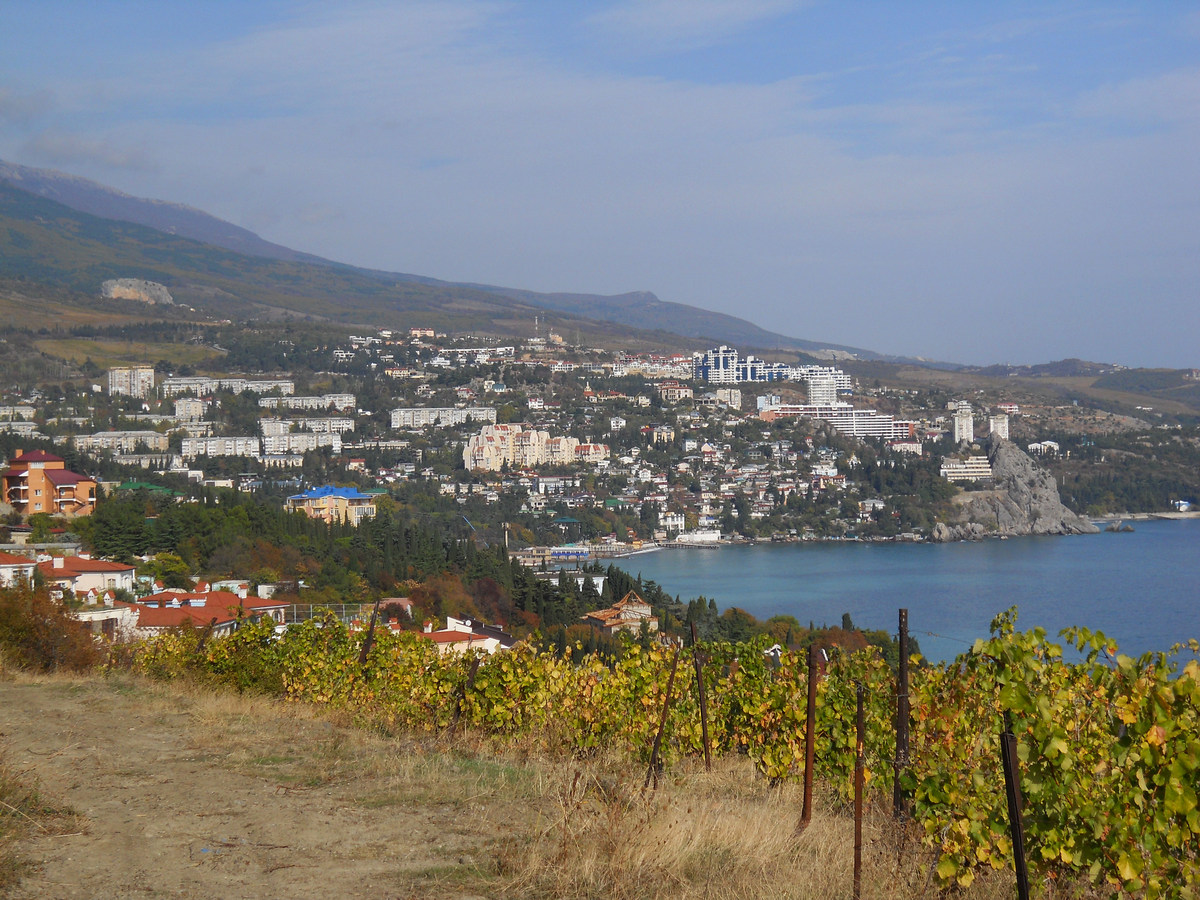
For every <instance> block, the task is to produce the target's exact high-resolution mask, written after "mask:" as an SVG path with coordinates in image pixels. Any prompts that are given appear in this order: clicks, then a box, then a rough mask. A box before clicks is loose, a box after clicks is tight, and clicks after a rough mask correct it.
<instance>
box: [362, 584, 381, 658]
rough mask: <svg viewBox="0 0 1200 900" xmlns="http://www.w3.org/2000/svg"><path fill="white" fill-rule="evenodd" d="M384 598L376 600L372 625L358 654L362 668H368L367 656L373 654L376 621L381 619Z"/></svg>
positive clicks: (369, 626) (372, 614)
mask: <svg viewBox="0 0 1200 900" xmlns="http://www.w3.org/2000/svg"><path fill="white" fill-rule="evenodd" d="M382 599H383V598H382V597H378V598H376V600H375V608H374V609H372V610H371V624H370V625H368V626H367V636H366V637H365V638H364V639H363V645H362V650H361V651H359V654H358V665H359V667H360V668H364V669H365V668H366V666H367V654H368V653H370V652H371V645H372V644H374V643H375V621H376V620H377V619H378V618H379V602H380V601H381V600H382Z"/></svg>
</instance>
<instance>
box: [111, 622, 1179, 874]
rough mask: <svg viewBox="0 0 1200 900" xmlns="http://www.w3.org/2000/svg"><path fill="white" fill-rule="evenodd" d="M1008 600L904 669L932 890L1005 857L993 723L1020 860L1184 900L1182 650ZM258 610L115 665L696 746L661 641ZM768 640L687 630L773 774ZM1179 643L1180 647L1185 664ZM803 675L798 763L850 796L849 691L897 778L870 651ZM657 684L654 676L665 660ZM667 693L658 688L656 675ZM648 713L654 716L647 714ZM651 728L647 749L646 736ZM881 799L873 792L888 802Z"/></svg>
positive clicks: (637, 752) (725, 713) (781, 678)
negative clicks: (943, 657)
mask: <svg viewBox="0 0 1200 900" xmlns="http://www.w3.org/2000/svg"><path fill="white" fill-rule="evenodd" d="M1015 620H1016V616H1015V611H1010V612H1009V613H1006V614H1004V615H1002V616H1000V617H998V618H997V619H996V620H995V621H994V622H993V626H992V636H991V637H990V638H989V639H988V640H980V641H978V642H976V644H975V646H974V647H973V648H972V649H971V650H970V651H969V652H967V653H965V654H963V655H962V656H960V657H958V658H957V659H956V660H954V661H953V662H952V663H949V664H945V665H939V666H932V667H927V666H921V667H917V668H915V669H914V671H913V674H912V681H911V685H910V690H909V699H910V709H911V714H910V721H909V728H910V738H909V740H910V745H909V747H910V749H909V758H908V765H907V766H906V767H901V769H900V774H899V782H900V784H899V787H900V793H901V795H902V796H903V797H904V798H905V800H906V805H907V808H908V814H909V816H910V821H911V826H912V828H913V829H914V830H915V832H916V834H917V835H918V836H919V840H920V841H921V843H922V844H923V846H924V847H925V848H927V849H928V850H929V851H930V853H931V858H933V859H934V862H933V867H934V873H933V874H934V877H935V878H936V879H937V881H938V883H940V884H941V885H942V886H944V887H952V886H955V885H958V886H967V885H969V884H971V882H972V881H973V880H974V878H975V877H976V874H977V873H978V872H979V871H980V870H981V869H985V868H991V869H1011V868H1012V866H1013V862H1014V855H1013V844H1012V841H1011V838H1010V836H1009V835H1010V832H1009V821H1008V814H1007V809H1006V800H1005V789H1004V779H1003V776H1002V772H1001V765H1000V734H1001V731H1002V730H1003V728H1004V723H1005V720H1006V717H1007V718H1008V719H1009V721H1011V724H1012V728H1013V733H1014V734H1015V736H1016V740H1017V748H1018V749H1017V753H1018V760H1019V768H1020V773H1021V777H1020V786H1021V791H1022V794H1023V796H1024V804H1025V805H1024V823H1025V840H1026V851H1027V856H1028V863H1029V867H1030V870H1031V871H1032V872H1033V873H1034V874H1035V875H1037V876H1038V877H1039V878H1041V879H1043V880H1044V879H1055V878H1064V879H1075V880H1079V879H1088V880H1090V881H1092V882H1093V883H1095V884H1097V885H1100V886H1109V887H1110V888H1113V889H1117V890H1123V891H1127V892H1130V893H1133V894H1137V895H1144V896H1146V897H1160V896H1172V897H1178V896H1182V897H1195V896H1198V894H1200V811H1198V810H1197V796H1196V785H1197V782H1198V780H1200V663H1198V662H1197V660H1196V657H1197V655H1198V654H1200V645H1198V644H1197V643H1196V642H1195V641H1192V642H1190V643H1189V644H1188V645H1187V646H1186V647H1183V646H1181V647H1176V648H1174V649H1173V650H1171V651H1170V652H1167V653H1153V654H1147V655H1145V656H1143V657H1141V658H1139V659H1131V658H1129V657H1126V656H1123V655H1118V654H1117V653H1116V648H1114V647H1112V646H1110V644H1109V642H1108V641H1107V639H1106V638H1105V637H1104V636H1103V635H1102V634H1099V633H1093V632H1089V631H1087V630H1085V629H1077V630H1073V631H1070V632H1066V633H1064V635H1063V637H1064V640H1065V641H1066V651H1065V652H1066V654H1068V656H1064V646H1063V645H1060V644H1057V643H1054V642H1053V641H1051V640H1049V639H1048V638H1047V636H1046V634H1045V633H1044V632H1043V631H1041V630H1040V629H1034V630H1031V631H1028V632H1019V631H1017V630H1016V629H1015V624H1016V621H1015ZM271 624H272V623H270V622H269V621H266V622H264V623H259V624H250V623H248V624H246V625H245V626H244V627H242V628H241V629H239V630H238V631H236V632H235V633H234V634H232V635H230V636H229V637H226V638H222V639H214V640H210V639H206V638H205V636H204V635H203V634H201V633H191V632H185V633H175V634H169V635H165V636H162V637H160V638H157V639H155V640H152V641H149V642H147V643H144V644H140V645H136V647H135V648H134V649H133V650H132V651H131V655H130V656H129V657H128V658H126V659H123V660H120V661H114V663H113V664H114V665H130V666H132V667H134V668H135V669H137V670H139V671H141V672H144V673H146V674H148V675H151V676H153V677H157V678H176V677H181V676H185V675H187V676H192V677H195V676H197V675H199V676H200V677H202V678H207V679H212V680H214V681H216V682H220V683H224V684H228V685H231V686H234V687H236V688H238V689H239V690H253V691H265V692H268V693H273V694H276V695H279V696H282V697H285V698H287V699H288V700H292V701H302V702H308V703H315V704H328V705H331V706H333V707H336V708H339V709H342V710H345V711H346V712H347V713H348V714H349V715H350V716H352V717H353V718H354V719H355V720H356V721H358V722H360V723H361V724H363V725H365V726H369V727H371V728H375V729H383V730H386V731H427V732H436V731H443V730H447V729H454V728H463V729H467V728H469V729H474V730H475V731H477V732H479V733H481V734H484V735H487V736H490V738H491V739H492V740H494V741H496V742H504V741H507V740H514V739H520V740H522V741H525V742H527V743H533V744H536V745H539V746H540V747H541V748H542V749H545V750H546V751H549V752H552V753H562V754H564V755H565V756H569V755H574V756H580V755H588V754H590V753H593V752H596V751H598V750H601V749H603V750H606V751H617V752H621V753H624V754H627V755H628V757H629V758H631V759H633V760H637V761H640V762H641V763H642V764H643V765H646V764H649V763H650V762H651V759H652V755H653V756H654V757H655V762H656V763H659V764H661V765H663V766H666V767H668V768H669V767H670V766H671V765H672V763H674V762H678V761H679V760H681V759H682V758H684V757H700V756H702V755H703V753H704V752H705V747H704V738H703V730H702V727H701V713H700V705H701V704H700V692H699V691H698V689H697V683H696V679H695V677H694V676H693V675H692V672H693V669H692V666H691V665H687V666H684V665H678V667H677V668H676V664H677V663H678V660H677V654H678V652H679V651H677V650H675V649H673V648H670V647H663V646H655V647H652V648H651V649H649V650H646V649H642V648H639V647H638V646H636V645H631V646H629V647H628V648H627V650H626V652H625V653H624V655H623V656H622V657H621V658H619V659H617V660H615V661H614V660H605V659H603V658H601V657H599V656H597V655H590V656H585V657H584V658H583V660H582V661H581V662H571V661H570V660H569V659H563V658H561V657H559V656H557V655H555V654H552V653H547V652H542V651H539V650H538V649H537V648H536V647H534V646H533V645H532V644H530V643H523V644H520V645H518V646H517V647H516V648H515V649H514V650H513V651H511V652H507V653H501V654H497V655H496V656H492V657H488V658H485V659H479V658H476V657H471V656H453V655H449V656H443V655H439V653H438V650H437V648H436V646H435V645H434V644H432V643H431V642H428V641H426V640H424V639H422V638H421V637H420V636H419V635H416V634H411V633H396V634H393V633H391V632H385V633H383V634H380V635H376V636H374V639H373V640H372V641H371V642H370V643H369V644H368V645H367V646H366V650H365V652H364V641H365V635H363V634H362V633H354V632H351V631H349V630H347V628H346V627H345V626H344V625H343V624H342V623H340V622H339V621H338V620H337V619H336V617H334V616H332V615H329V616H326V617H324V618H317V619H314V620H310V621H308V622H306V623H303V624H302V625H298V626H294V627H292V628H290V629H289V630H288V631H287V633H286V634H285V635H283V636H282V637H278V636H276V635H275V633H274V630H273V628H272V627H271ZM764 649H765V641H762V642H758V643H748V644H729V643H705V642H701V643H700V644H698V645H697V646H696V647H695V648H694V649H691V650H689V651H687V654H691V653H697V654H699V659H700V660H701V662H702V663H703V665H702V666H701V667H700V671H701V672H702V677H703V686H704V694H705V696H706V699H707V720H706V724H707V732H708V740H709V742H710V744H711V750H712V752H713V753H715V754H745V755H747V756H748V757H749V758H750V759H751V760H752V761H753V762H754V764H755V766H756V767H757V769H758V771H759V772H760V773H761V774H762V775H763V776H764V777H765V778H767V779H770V780H772V781H780V780H793V779H799V778H802V777H803V774H804V768H805V749H806V748H805V740H804V735H805V725H806V721H805V718H806V694H807V684H808V676H809V671H808V667H807V665H806V661H805V659H803V658H802V657H801V656H800V655H798V654H792V653H788V652H784V653H782V654H781V655H780V656H779V658H778V660H777V661H776V660H775V659H773V658H772V657H770V656H768V655H766V654H764V652H763V650H764ZM1185 657H1186V662H1185V661H1184V658H1185ZM821 668H822V669H823V671H818V672H817V673H816V674H817V676H818V677H817V682H816V685H817V692H816V698H817V699H816V707H815V709H816V712H815V717H814V725H815V737H816V739H815V751H814V759H815V766H814V768H815V775H816V777H817V778H818V779H819V784H820V786H821V789H823V790H827V791H830V792H833V793H836V795H837V796H838V797H840V798H842V799H844V800H845V801H846V802H849V801H850V799H851V798H852V797H853V795H854V773H855V763H856V756H857V748H856V731H855V714H856V693H857V690H858V688H859V687H860V686H861V688H862V689H863V694H864V697H865V723H866V736H865V741H864V746H863V755H864V759H865V769H866V771H865V777H866V782H867V786H868V792H869V793H870V795H871V796H872V797H875V798H877V801H878V802H882V798H883V796H885V795H890V794H891V792H892V790H893V786H894V780H895V778H896V775H895V774H894V769H893V765H894V758H895V755H896V736H895V724H896V723H895V718H896V705H897V690H896V680H895V673H894V672H893V670H892V669H891V668H890V667H889V666H888V665H887V664H886V663H885V662H883V660H882V659H881V658H880V657H879V655H878V654H877V653H874V652H871V651H865V652H859V653H854V654H845V653H838V652H835V653H834V654H833V655H832V657H831V658H830V659H829V661H828V663H827V664H826V665H823V666H822V667H821ZM673 672H674V673H675V674H674V677H672V673H673ZM669 684H672V685H673V687H672V689H671V690H670V699H671V702H669V703H665V702H664V701H666V700H667V697H668V685H669ZM664 709H665V710H666V712H665V713H664ZM663 722H665V725H664V726H663V727H662V742H661V748H660V749H658V750H657V752H656V749H655V748H656V747H657V746H658V742H657V741H656V737H657V735H658V733H659V729H660V724H661V723H663ZM889 802H890V797H889Z"/></svg>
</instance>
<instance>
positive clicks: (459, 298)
mask: <svg viewBox="0 0 1200 900" xmlns="http://www.w3.org/2000/svg"><path fill="white" fill-rule="evenodd" d="M0 185H8V186H10V187H13V188H16V189H18V190H20V191H22V192H25V193H28V194H32V195H34V196H35V197H38V198H41V199H44V200H49V201H52V202H54V203H57V204H61V205H62V206H65V207H67V208H69V209H72V210H74V211H76V212H81V213H85V214H87V215H89V216H92V217H95V218H98V219H103V220H108V221H113V222H122V223H129V224H134V225H142V226H145V227H147V228H150V229H153V230H155V231H156V232H160V233H162V234H165V235H170V236H173V237H179V238H190V239H191V240H193V241H196V242H199V243H201V244H204V245H207V246H208V247H209V248H210V249H213V250H227V251H232V252H233V253H235V254H238V255H239V256H249V257H257V258H260V259H263V260H274V261H278V262H287V263H297V264H302V265H303V266H304V267H305V268H302V269H299V270H291V269H283V270H279V271H278V273H277V274H278V275H279V276H280V277H281V279H282V281H281V287H282V289H283V290H285V291H290V290H292V289H295V290H296V291H297V292H298V293H300V294H302V295H306V296H305V300H306V301H307V303H306V304H304V308H303V309H301V310H299V311H301V312H303V313H304V314H307V315H314V316H322V317H329V318H332V319H336V320H339V321H370V322H375V319H370V318H365V317H366V316H369V315H372V314H373V311H374V302H369V303H365V304H360V305H359V310H360V312H359V316H360V318H359V319H354V318H349V319H347V318H345V317H344V316H342V315H339V314H338V313H337V312H331V311H329V310H323V309H320V308H319V306H320V304H314V302H313V301H314V300H316V299H317V298H318V297H321V296H324V297H326V298H327V302H329V303H330V304H334V303H338V302H343V301H345V302H348V303H350V304H351V305H353V303H354V299H353V298H354V295H355V294H358V293H365V294H366V295H368V296H369V297H372V298H375V300H379V299H381V298H380V297H379V295H380V292H381V291H382V292H383V293H384V294H387V293H388V292H391V293H393V294H395V295H397V297H396V299H397V302H398V303H401V304H412V305H414V306H416V307H418V308H419V307H420V304H421V302H422V300H430V299H432V300H433V301H434V302H436V303H438V304H444V303H447V302H449V301H451V300H453V301H456V302H458V303H462V304H464V308H470V309H473V310H474V311H475V312H476V313H478V314H479V315H480V317H481V319H483V320H486V319H487V314H486V309H487V306H488V300H487V298H491V299H492V300H494V301H495V302H496V304H497V305H498V306H499V308H500V309H501V310H504V311H505V312H503V313H498V314H495V317H494V318H495V321H494V322H493V325H494V326H496V327H499V326H500V324H501V323H505V322H507V323H510V324H511V318H510V313H509V312H508V311H510V310H512V309H520V310H526V309H527V310H538V311H545V312H550V313H555V312H557V313H560V314H565V316H564V317H562V318H556V317H553V316H551V317H550V318H549V319H548V320H547V321H548V324H551V325H554V324H556V323H557V324H558V325H559V327H563V328H567V329H568V330H570V331H572V332H574V331H575V330H579V329H580V324H579V322H580V320H585V321H599V322H605V323H610V324H609V325H608V326H606V330H607V331H610V332H611V336H612V337H613V338H614V339H616V340H628V339H630V338H631V337H632V335H631V333H630V331H631V330H632V331H638V332H652V333H655V332H657V333H661V334H663V335H677V336H680V337H684V338H688V339H693V340H698V341H700V342H702V343H703V344H713V343H725V344H730V345H736V346H739V347H743V348H747V349H757V350H760V351H761V350H773V349H781V350H796V351H804V352H808V353H814V352H815V353H817V354H818V355H820V356H826V357H827V356H832V355H839V356H845V355H853V356H858V357H861V358H864V359H879V358H882V357H880V355H879V354H877V353H873V352H871V351H869V350H862V349H858V348H854V347H845V346H842V345H836V344H823V343H820V342H816V341H809V340H800V339H798V338H792V337H787V336H785V335H781V334H777V333H774V332H771V331H767V330H766V329H763V328H760V327H758V326H757V325H755V324H753V323H752V322H748V321H746V320H745V319H739V318H737V317H736V316H730V315H725V314H724V313H718V312H713V311H711V310H706V309H700V308H697V307H694V306H688V305H687V304H682V303H670V302H664V301H662V300H659V299H658V298H657V297H656V296H655V295H654V294H652V293H649V292H647V291H638V292H634V293H628V294H620V295H617V296H603V295H599V294H586V293H553V294H542V293H537V292H535V291H526V290H518V289H514V288H507V287H499V286H495V285H485V284H462V283H456V282H449V281H442V280H439V279H436V278H429V277H426V276H421V275H411V274H405V273H397V272H384V271H379V270H374V269H362V268H356V267H353V266H347V265H343V264H341V263H337V262H332V261H330V260H327V259H322V258H321V257H318V256H314V255H312V254H307V253H301V252H299V251H297V250H292V249H289V248H287V247H283V246H280V245H279V244H273V243H271V242H270V241H265V240H263V239H262V238H260V237H259V236H258V235H256V234H254V233H253V232H251V231H248V230H246V229H244V228H240V227H239V226H237V225H233V224H232V223H229V222H225V221H223V220H221V219H218V218H216V217H215V216H211V215H209V214H208V213H205V212H203V211H201V210H197V209H193V208H192V207H188V206H184V205H182V204H177V203H167V202H163V201H159V200H146V199H142V198H139V197H133V196H130V195H129V194H125V193H122V192H121V191H117V190H114V189H112V188H109V187H106V186H104V185H101V184H97V183H96V182H94V181H89V180H88V179H85V178H79V177H76V176H72V175H68V174H65V173H62V172H56V171H53V170H47V169H35V168H31V167H29V166H19V165H15V164H13V163H7V162H4V161H3V160H0ZM22 234H23V230H22V229H20V228H18V229H16V231H15V233H12V234H10V235H9V238H8V240H15V241H17V244H18V246H14V247H11V248H10V247H9V246H7V242H5V241H0V250H2V251H3V254H4V257H5V258H6V259H7V258H8V257H9V255H10V254H12V256H13V257H14V260H19V259H20V257H21V253H20V252H19V251H20V250H21V249H25V248H21V247H20V246H19V244H20V242H21V240H22ZM125 237H126V238H128V235H125ZM60 249H61V248H60ZM52 258H53V257H50V259H52ZM44 262H49V259H47V260H44ZM63 262H64V264H67V265H69V260H67V259H64V260H63ZM309 267H312V268H309ZM240 268H241V269H242V270H245V268H246V267H245V266H242V267H240ZM320 269H332V270H334V271H336V272H337V273H339V274H340V275H341V276H343V277H344V278H346V279H347V280H348V282H349V284H348V285H347V286H345V287H343V285H341V284H340V283H338V282H337V281H336V279H334V280H333V281H332V282H331V281H330V279H329V278H328V276H327V275H325V276H323V275H322V273H320V272H319V271H317V270H320ZM270 272H271V270H270V269H269V268H266V269H264V268H261V267H259V268H257V269H256V272H255V274H256V276H257V284H258V287H259V288H260V289H261V288H266V287H268V286H269V285H267V284H265V283H264V281H263V279H264V277H265V276H267V275H269V273H270ZM49 274H50V273H49V272H47V270H46V268H45V267H44V266H43V268H42V269H41V274H39V275H37V276H35V277H47V276H48V275H49ZM112 277H116V276H112ZM135 277H145V276H135ZM151 280H154V279H151ZM158 280H161V279H158ZM204 284H205V283H204V282H200V283H198V285H197V287H199V288H201V291H200V293H201V295H202V297H201V298H196V297H195V296H194V295H193V300H195V301H196V302H199V303H203V304H204V306H205V308H214V306H217V305H220V306H221V307H222V308H227V307H228V305H229V303H228V301H230V300H231V299H235V298H239V297H241V295H240V294H239V293H238V292H237V291H235V290H229V291H228V293H230V294H232V295H233V297H232V298H231V297H228V296H225V295H224V293H222V292H224V291H226V290H227V289H226V288H215V289H210V290H209V291H208V292H207V293H205V292H204V291H203V286H204ZM380 285H383V286H384V287H383V288H380ZM277 287H280V286H277ZM335 287H338V288H342V289H343V290H344V291H345V294H344V295H343V294H337V293H332V294H331V293H330V290H332V289H333V288H335ZM81 289H83V290H90V286H88V287H84V288H81ZM243 293H246V290H245V289H243ZM277 294H278V291H276V295H272V296H267V297H264V298H261V299H256V300H255V302H256V303H258V304H259V305H260V306H265V307H266V308H269V309H286V310H297V306H296V305H290V304H288V303H286V302H284V301H283V300H282V299H281V298H280V297H279V296H277ZM384 302H386V301H384ZM472 304H473V305H472ZM514 304H515V305H514ZM193 305H195V303H193ZM225 314H229V313H228V312H227V313H225ZM543 314H544V313H543V312H540V313H539V315H543ZM531 317H532V313H531V314H530V317H529V318H531ZM455 321H457V320H455ZM459 326H460V327H455V328H454V330H467V331H470V330H477V329H475V328H471V327H470V326H466V327H461V322H460V323H459ZM522 326H523V328H524V330H523V331H521V332H518V333H522V334H526V333H528V322H527V320H523V321H522ZM445 327H446V328H447V329H450V328H451V327H452V326H450V325H447V326H445ZM652 340H653V339H652Z"/></svg>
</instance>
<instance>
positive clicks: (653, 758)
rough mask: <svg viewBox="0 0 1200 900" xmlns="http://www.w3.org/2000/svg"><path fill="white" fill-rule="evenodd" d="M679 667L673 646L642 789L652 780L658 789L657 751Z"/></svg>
mask: <svg viewBox="0 0 1200 900" xmlns="http://www.w3.org/2000/svg"><path fill="white" fill-rule="evenodd" d="M677 668H679V647H676V648H675V656H674V657H673V658H672V660H671V674H670V675H669V676H667V695H666V696H665V697H664V698H663V708H662V718H661V719H659V721H658V734H656V735H655V736H654V749H653V750H652V751H651V752H650V765H649V767H647V769H646V783H645V784H644V785H642V791H643V792H644V791H645V790H646V788H648V787H650V781H651V779H653V781H654V789H655V790H658V769H659V762H658V752H659V750H660V749H661V748H662V738H663V732H664V731H666V730H667V713H669V712H670V711H671V692H672V690H673V689H674V687H675V670H676V669H677Z"/></svg>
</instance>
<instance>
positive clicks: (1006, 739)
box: [1000, 712, 1029, 900]
mask: <svg viewBox="0 0 1200 900" xmlns="http://www.w3.org/2000/svg"><path fill="white" fill-rule="evenodd" d="M1000 761H1001V762H1002V763H1003V764H1004V792H1005V794H1006V796H1007V798H1008V824H1009V829H1010V833H1011V834H1012V845H1013V864H1014V867H1015V869H1016V874H1017V897H1018V898H1019V900H1029V869H1028V867H1027V866H1026V864H1025V824H1024V822H1023V821H1022V820H1021V774H1020V772H1019V771H1018V770H1017V736H1016V735H1015V734H1013V730H1012V716H1011V715H1009V714H1008V713H1007V712H1006V713H1005V714H1004V731H1003V732H1002V733H1001V734H1000Z"/></svg>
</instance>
